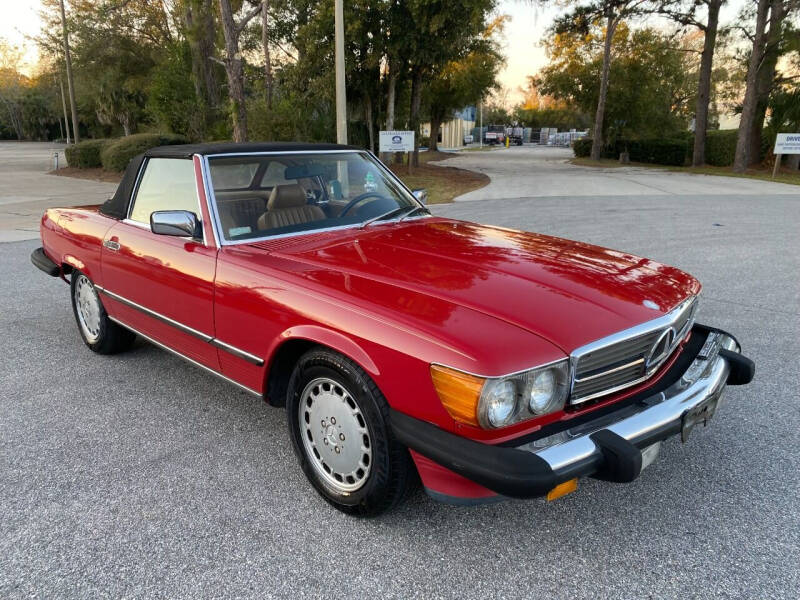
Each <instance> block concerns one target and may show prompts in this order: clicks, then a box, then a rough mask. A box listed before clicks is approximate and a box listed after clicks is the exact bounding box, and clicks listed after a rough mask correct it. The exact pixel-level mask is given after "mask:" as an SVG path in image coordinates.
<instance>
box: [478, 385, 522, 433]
mask: <svg viewBox="0 0 800 600" xmlns="http://www.w3.org/2000/svg"><path fill="white" fill-rule="evenodd" d="M516 395H517V394H516V389H515V388H514V384H513V383H512V382H511V381H498V382H496V383H494V384H493V385H492V388H491V389H490V390H488V392H487V393H486V396H485V400H484V406H485V410H486V413H485V414H486V420H487V421H488V422H489V424H490V425H491V426H492V427H501V426H503V425H505V424H506V423H508V422H509V421H511V418H512V417H513V416H514V412H515V409H516V405H517V401H516Z"/></svg>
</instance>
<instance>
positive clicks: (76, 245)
mask: <svg viewBox="0 0 800 600" xmlns="http://www.w3.org/2000/svg"><path fill="white" fill-rule="evenodd" d="M98 208H99V207H97V206H84V207H80V208H50V209H48V210H47V211H46V212H45V213H44V215H43V216H42V221H41V226H40V231H41V236H42V248H44V251H45V253H46V254H47V256H49V257H50V259H51V260H53V261H54V262H55V263H57V264H60V265H69V266H70V267H72V268H75V269H79V270H80V271H82V272H83V273H85V274H86V275H87V276H88V277H89V278H90V279H91V280H92V281H94V282H95V283H98V284H100V285H102V284H103V281H102V271H101V269H100V251H101V248H102V242H103V237H104V236H105V234H106V232H107V231H108V230H109V229H110V228H111V226H112V225H113V224H114V223H116V221H115V220H114V219H112V218H110V217H106V216H105V215H103V214H101V213H100V212H98Z"/></svg>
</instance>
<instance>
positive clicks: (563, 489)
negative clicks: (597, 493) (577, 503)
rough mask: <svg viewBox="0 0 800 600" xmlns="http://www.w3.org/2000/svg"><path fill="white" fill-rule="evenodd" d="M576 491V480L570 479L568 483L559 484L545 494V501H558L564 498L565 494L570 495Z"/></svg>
mask: <svg viewBox="0 0 800 600" xmlns="http://www.w3.org/2000/svg"><path fill="white" fill-rule="evenodd" d="M577 489H578V478H577V477H576V478H575V479H570V480H569V481H565V482H564V483H559V484H558V485H557V486H556V487H554V488H553V489H552V490H550V491H549V492H547V501H548V502H552V501H553V500H558V499H559V498H561V496H566V495H567V494H571V493H572V492H574V491H575V490H577Z"/></svg>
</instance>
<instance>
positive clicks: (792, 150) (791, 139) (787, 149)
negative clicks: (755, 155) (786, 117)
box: [774, 133, 800, 154]
mask: <svg viewBox="0 0 800 600" xmlns="http://www.w3.org/2000/svg"><path fill="white" fill-rule="evenodd" d="M774 152H775V154H800V133H779V134H778V137H777V138H775V150H774Z"/></svg>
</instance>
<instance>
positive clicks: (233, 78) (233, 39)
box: [219, 0, 262, 142]
mask: <svg viewBox="0 0 800 600" xmlns="http://www.w3.org/2000/svg"><path fill="white" fill-rule="evenodd" d="M261 8H262V5H259V6H258V7H257V8H256V9H254V10H252V11H250V12H249V13H248V14H247V16H246V17H244V19H243V20H242V22H241V23H236V21H234V19H233V11H232V10H231V2H230V0H219V11H220V16H221V21H222V33H223V34H224V35H225V55H226V56H225V60H224V61H223V62H224V63H225V73H226V74H227V76H228V96H229V97H230V101H231V119H232V121H233V141H235V142H246V141H247V107H246V106H245V101H244V69H243V67H242V55H241V53H240V52H239V36H240V35H241V32H242V30H243V29H244V27H245V25H247V22H248V21H250V20H251V19H252V18H253V17H255V16H256V15H257V14H258V13H259V12H260V11H261Z"/></svg>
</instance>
